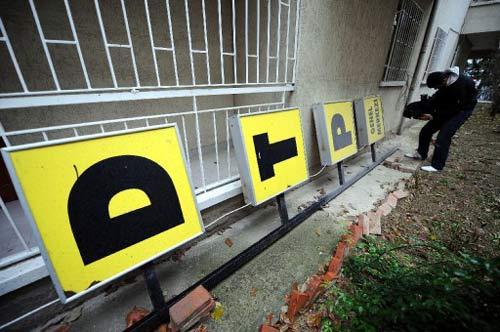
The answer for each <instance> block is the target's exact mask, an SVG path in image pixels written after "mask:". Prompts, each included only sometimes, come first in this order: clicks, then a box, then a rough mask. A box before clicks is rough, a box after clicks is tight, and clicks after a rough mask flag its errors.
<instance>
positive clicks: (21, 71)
mask: <svg viewBox="0 0 500 332" xmlns="http://www.w3.org/2000/svg"><path fill="white" fill-rule="evenodd" d="M128 1H129V0H128ZM128 1H126V0H120V2H119V6H120V12H119V13H113V14H115V15H116V16H117V17H118V16H119V17H121V18H123V25H124V26H123V27H121V28H123V29H122V30H123V31H124V34H125V36H126V38H125V39H126V40H127V41H126V43H115V42H112V41H110V37H109V33H108V32H107V26H106V22H105V19H104V17H103V13H102V10H103V8H102V7H103V3H101V1H100V0H94V7H95V16H96V18H97V22H98V30H99V35H96V36H93V37H95V38H99V39H101V42H102V45H103V49H104V55H105V62H106V63H107V66H108V69H109V74H110V76H111V85H109V82H97V80H98V79H97V78H96V75H93V74H92V72H91V71H89V70H88V69H89V68H88V65H87V64H88V63H89V60H95V59H92V58H90V57H97V55H96V54H94V53H92V52H90V53H89V52H88V51H87V52H84V51H85V50H84V47H83V44H82V38H86V37H88V36H87V35H80V33H79V31H78V29H77V25H76V24H75V20H74V14H75V13H74V10H72V5H71V2H70V0H64V11H65V16H66V17H65V18H64V19H65V20H67V22H68V23H69V28H70V33H71V36H72V39H55V38H50V39H49V38H47V37H46V34H45V30H44V26H43V20H41V19H40V14H39V8H38V7H39V6H42V5H47V4H42V3H37V2H36V1H35V0H29V5H30V10H31V14H32V16H33V23H34V25H35V26H36V32H37V34H38V36H32V37H33V38H34V40H35V43H34V46H33V47H35V46H36V42H37V39H38V38H39V40H40V43H41V46H42V49H43V52H44V56H45V58H46V60H47V66H48V69H49V72H50V77H46V79H47V80H50V81H51V82H52V83H53V88H50V89H41V90H40V89H38V90H37V89H32V88H30V86H31V85H32V81H33V80H34V79H37V80H40V79H41V78H40V77H39V76H37V75H36V74H37V69H40V73H43V70H42V69H47V68H42V67H41V66H43V62H41V61H39V59H31V60H27V59H26V57H23V58H22V59H23V61H21V62H19V61H18V57H16V53H17V52H19V51H22V52H27V51H28V52H29V50H26V49H23V50H19V49H16V45H12V44H11V43H10V40H9V35H15V34H17V33H19V31H17V30H16V29H15V27H11V28H10V30H9V31H7V30H6V28H5V26H4V24H3V22H2V18H0V27H1V32H2V37H1V38H0V42H4V43H6V44H7V47H8V51H9V57H10V61H11V64H12V65H13V66H14V67H15V71H16V74H17V81H18V83H20V85H21V87H22V89H21V90H19V91H12V89H10V90H7V91H5V90H4V91H2V90H1V89H0V98H2V99H0V108H14V107H29V106H40V105H51V104H52V102H56V99H57V96H58V95H59V94H61V93H63V94H71V95H75V96H78V95H79V94H81V93H96V92H99V93H103V92H106V93H113V92H123V91H133V92H135V93H138V92H142V91H145V90H151V89H154V90H175V94H174V95H175V96H179V94H180V93H179V91H183V92H184V95H185V96H190V93H189V89H190V88H193V87H200V88H202V87H205V88H211V87H212V88H213V87H233V88H234V87H241V86H247V87H252V86H255V85H265V86H269V85H280V86H283V85H290V84H293V83H294V81H295V77H296V74H295V72H296V65H295V64H296V59H297V45H298V43H297V40H298V38H297V36H298V20H299V8H300V0H288V1H285V0H250V1H251V4H253V7H254V8H253V9H252V10H250V9H249V0H240V1H235V0H216V1H215V0H214V1H213V2H210V5H214V6H216V7H217V15H216V16H217V17H213V15H212V16H211V17H208V16H207V9H206V6H205V0H183V5H184V6H183V7H184V9H183V11H184V13H183V15H184V16H185V17H184V18H182V17H181V16H182V15H177V16H173V15H172V9H171V6H172V4H174V5H175V6H176V7H180V5H179V3H182V1H171V0H165V1H164V3H163V7H162V10H164V11H165V12H166V17H167V19H166V22H162V23H161V24H160V23H158V22H157V23H156V24H155V23H154V22H152V20H151V15H150V10H151V3H150V1H149V0H144V5H143V6H144V13H143V14H144V15H145V17H146V22H145V25H146V26H147V33H148V37H149V45H150V55H148V54H146V52H144V50H140V51H141V52H139V51H138V50H136V49H135V48H134V44H135V43H136V42H138V39H137V38H138V37H139V36H137V35H134V33H133V31H132V30H131V26H130V24H129V19H130V18H131V17H134V15H139V14H142V13H135V12H134V13H130V11H127V3H128ZM196 1H198V2H199V1H201V5H202V6H201V17H202V24H201V26H202V27H203V31H202V38H201V39H202V40H203V47H202V48H194V46H193V31H192V15H193V14H192V13H191V11H192V10H193V9H192V4H193V3H195V2H196ZM49 3H50V2H49ZM222 6H224V8H227V7H229V6H230V7H231V9H230V12H231V15H230V17H229V18H230V20H231V22H230V23H231V24H226V25H225V24H224V22H223V20H224V19H228V17H224V16H223V13H222ZM239 6H241V7H242V8H243V9H244V10H243V14H242V15H241V10H238V11H237V9H239ZM178 9H179V8H178ZM282 12H283V13H285V15H282ZM87 14H88V13H87ZM54 15H55V14H54ZM263 15H266V16H267V17H266V18H265V19H264V20H261V16H263ZM80 19H81V18H80ZM117 21H118V20H117ZM184 21H185V23H184ZM261 21H263V22H261ZM241 23H243V24H241ZM113 24H118V23H114V22H113ZM184 24H185V27H184ZM292 24H293V25H294V27H295V28H294V31H290V30H291V28H292ZM208 25H210V26H216V27H217V30H218V36H217V39H218V42H217V43H211V44H210V43H209V42H208V32H207V26H208ZM240 25H243V26H244V28H243V31H239V30H238V28H239V26H240ZM167 26H168V29H167ZM108 28H109V22H108ZM184 28H185V29H186V30H187V34H186V36H184V35H182V36H181V35H179V34H181V33H182V31H180V30H183V29H184ZM158 29H165V30H166V31H167V35H168V37H167V40H163V41H162V44H161V45H160V44H157V39H155V31H158ZM262 30H265V31H264V32H263V31H262ZM174 37H177V39H179V38H181V37H182V38H183V37H186V38H187V40H186V41H183V40H181V41H183V42H185V43H187V49H188V52H187V53H188V57H187V58H186V57H179V54H178V52H177V51H178V47H179V45H177V44H178V43H177V42H176V38H174ZM198 37H199V36H197V38H198ZM225 41H230V43H226V44H231V49H230V50H228V49H226V48H225V47H224V44H225ZM238 44H242V45H244V46H243V47H242V49H238ZM251 44H254V45H255V51H254V52H250V45H251ZM51 45H59V46H60V45H65V46H67V47H71V48H75V49H76V53H77V54H78V60H79V62H80V64H79V66H80V67H81V72H82V75H83V78H82V81H84V85H83V86H81V87H79V88H75V87H74V86H73V87H68V84H69V83H68V82H64V80H62V77H61V75H60V74H61V72H62V73H63V72H64V70H65V67H64V65H63V64H61V63H55V61H56V59H55V58H53V56H52V53H51ZM183 45H184V44H183ZM112 49H128V50H129V51H130V58H131V68H132V73H126V74H127V75H129V77H130V78H133V81H134V83H133V84H124V83H122V84H119V82H118V81H117V77H116V59H113V56H112V54H111V51H110V50H112ZM68 51H69V49H68ZM158 52H167V53H169V54H171V56H172V67H173V71H172V72H166V71H165V70H164V71H163V72H162V71H161V69H160V66H159V62H158V59H157V55H158ZM239 52H242V53H244V56H243V57H238V53H239ZM197 54H203V55H205V70H204V74H203V75H201V76H204V77H206V80H203V79H201V78H200V77H199V76H200V75H197V71H199V70H200V68H196V65H195V59H194V56H195V55H197ZM146 56H147V57H152V62H153V68H154V76H155V81H156V84H150V83H149V82H148V83H147V84H143V83H142V82H141V79H140V76H141V68H140V66H139V65H138V60H139V58H140V57H146ZM216 57H218V58H219V61H220V64H219V65H218V67H217V68H215V66H212V65H211V63H212V62H213V61H212V60H213V59H215V58H216ZM228 57H230V58H231V62H232V69H231V71H232V73H228V72H227V70H226V66H225V64H226V62H227V61H229V59H227V58H228ZM144 59H145V58H144ZM144 59H143V60H144ZM250 60H254V61H253V62H254V63H253V64H252V63H251V61H250ZM30 61H31V63H30ZM187 62H189V66H185V67H183V68H186V67H188V68H189V71H190V72H189V77H190V79H189V80H188V79H186V78H184V79H181V78H180V71H179V66H180V65H181V64H184V65H187ZM7 65H10V64H7ZM28 67H29V68H30V71H27V68H28ZM215 71H218V75H217V76H216V77H213V75H212V72H215ZM261 72H265V73H266V74H265V77H263V75H261ZM27 74H28V75H27ZM160 74H164V75H170V76H173V77H172V78H173V81H175V83H174V84H168V83H164V82H162V80H161V75H160ZM230 74H232V75H230ZM104 83H108V84H107V85H108V86H103V85H105V84H104ZM71 84H75V83H74V82H72V83H71ZM228 93H231V91H228ZM181 94H182V93H181ZM207 94H210V93H209V92H207ZM34 96H44V99H43V102H42V101H41V100H40V99H33V98H32V99H31V100H32V102H31V103H30V104H27V103H26V102H25V101H24V102H23V101H22V99H21V98H16V99H14V100H13V99H11V98H13V97H25V98H30V97H34ZM89 96H90V95H89ZM139 96H141V97H138V96H137V95H136V96H135V97H134V98H133V99H138V98H144V99H148V98H149V96H148V95H147V94H144V95H141V94H139ZM168 96H169V94H168V93H165V94H164V95H163V98H166V97H168ZM47 98H48V100H47ZM89 98H92V97H91V96H90V97H89ZM125 98H126V97H125ZM131 99H132V97H131ZM2 101H3V102H2ZM87 102H100V100H92V99H91V100H89V101H87Z"/></svg>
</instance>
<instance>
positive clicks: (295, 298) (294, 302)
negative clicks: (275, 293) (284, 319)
mask: <svg viewBox="0 0 500 332" xmlns="http://www.w3.org/2000/svg"><path fill="white" fill-rule="evenodd" d="M307 301H309V296H308V295H307V294H306V293H303V292H299V291H296V290H293V291H292V293H291V294H290V301H289V303H288V312H287V316H288V319H289V320H290V321H291V322H293V321H294V320H295V316H296V315H297V313H298V312H299V311H300V309H302V308H304V306H305V305H306V303H307Z"/></svg>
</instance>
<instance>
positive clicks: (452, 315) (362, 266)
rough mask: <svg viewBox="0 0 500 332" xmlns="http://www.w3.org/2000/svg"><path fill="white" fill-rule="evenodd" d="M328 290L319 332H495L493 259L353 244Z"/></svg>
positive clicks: (496, 265)
mask: <svg viewBox="0 0 500 332" xmlns="http://www.w3.org/2000/svg"><path fill="white" fill-rule="evenodd" d="M343 271H344V276H345V279H346V280H345V281H344V282H342V281H341V282H340V283H339V284H337V285H333V286H332V287H331V288H330V289H329V294H328V299H327V300H326V302H324V304H323V305H324V307H325V310H326V311H327V312H328V313H329V316H328V317H327V318H325V319H324V320H323V322H322V331H338V330H341V331H498V330H499V326H500V320H499V319H500V258H495V259H482V258H477V257H473V256H471V255H469V254H466V253H463V252H461V253H459V254H455V253H453V252H451V251H449V250H447V249H446V248H445V247H444V246H443V245H439V244H436V242H435V241H433V242H432V244H430V243H425V242H418V243H413V244H410V245H400V246H397V245H394V244H387V243H385V242H383V241H378V240H375V239H369V240H368V241H366V242H363V243H360V244H359V245H358V248H357V249H356V251H355V253H354V254H353V255H352V256H351V257H350V258H349V259H348V260H347V261H346V262H345V264H344V269H343Z"/></svg>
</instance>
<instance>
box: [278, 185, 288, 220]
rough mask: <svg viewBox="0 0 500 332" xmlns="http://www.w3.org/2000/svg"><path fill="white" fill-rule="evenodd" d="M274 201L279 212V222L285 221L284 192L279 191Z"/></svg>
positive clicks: (286, 218)
mask: <svg viewBox="0 0 500 332" xmlns="http://www.w3.org/2000/svg"><path fill="white" fill-rule="evenodd" d="M276 201H277V202H278V212H279V214H280V219H281V223H282V224H284V223H287V222H288V209H287V208H286V201H285V193H281V194H279V195H278V196H276Z"/></svg>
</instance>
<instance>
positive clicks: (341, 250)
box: [334, 241, 347, 261]
mask: <svg viewBox="0 0 500 332" xmlns="http://www.w3.org/2000/svg"><path fill="white" fill-rule="evenodd" d="M346 250H347V243H345V242H344V241H340V242H339V243H338V244H337V249H335V255H334V257H337V258H338V259H340V260H341V261H342V260H343V259H344V257H345V256H347V253H346Z"/></svg>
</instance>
